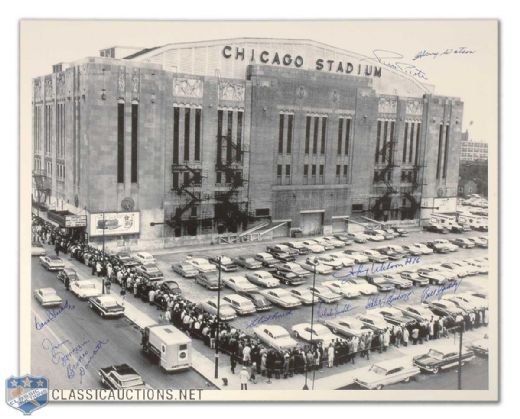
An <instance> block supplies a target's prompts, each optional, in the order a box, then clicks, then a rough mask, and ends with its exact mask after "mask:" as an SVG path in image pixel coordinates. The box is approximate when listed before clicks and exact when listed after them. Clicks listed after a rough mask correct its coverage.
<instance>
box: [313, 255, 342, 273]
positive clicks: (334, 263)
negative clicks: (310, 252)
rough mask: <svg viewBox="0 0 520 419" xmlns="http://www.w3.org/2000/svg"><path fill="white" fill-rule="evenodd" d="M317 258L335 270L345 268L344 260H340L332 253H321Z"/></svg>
mask: <svg viewBox="0 0 520 419" xmlns="http://www.w3.org/2000/svg"><path fill="white" fill-rule="evenodd" d="M316 260H317V261H318V262H319V263H321V264H323V265H326V266H330V267H331V268H332V269H334V270H338V269H341V268H343V261H340V260H338V259H337V258H335V257H334V256H332V255H319V256H317V257H316Z"/></svg>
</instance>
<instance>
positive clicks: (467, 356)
mask: <svg viewBox="0 0 520 419" xmlns="http://www.w3.org/2000/svg"><path fill="white" fill-rule="evenodd" d="M461 357H462V365H464V363H465V362H466V361H470V360H472V359H473V358H474V357H475V354H474V352H473V351H470V350H468V349H464V348H463V349H462V354H461ZM413 364H414V365H415V366H417V367H419V368H420V370H421V371H424V372H431V373H433V374H437V373H438V372H439V371H440V370H444V369H448V368H451V367H455V366H457V365H458V364H459V348H458V347H457V346H451V345H449V346H448V345H446V346H445V347H436V348H435V349H433V348H432V349H430V350H429V351H428V352H427V353H425V354H421V355H417V356H414V358H413Z"/></svg>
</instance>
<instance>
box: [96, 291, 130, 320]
mask: <svg viewBox="0 0 520 419" xmlns="http://www.w3.org/2000/svg"><path fill="white" fill-rule="evenodd" d="M88 306H89V307H90V308H91V309H92V310H94V311H95V312H96V313H98V314H99V315H100V316H101V317H121V316H123V315H124V314H125V308H124V307H123V306H122V305H120V304H118V302H117V300H116V299H115V298H114V297H113V296H112V295H110V294H103V295H98V296H97V297H90V298H89V299H88Z"/></svg>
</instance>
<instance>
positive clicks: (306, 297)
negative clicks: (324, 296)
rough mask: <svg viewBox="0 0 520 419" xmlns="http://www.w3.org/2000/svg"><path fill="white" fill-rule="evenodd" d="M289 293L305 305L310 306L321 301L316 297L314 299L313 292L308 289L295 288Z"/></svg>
mask: <svg viewBox="0 0 520 419" xmlns="http://www.w3.org/2000/svg"><path fill="white" fill-rule="evenodd" d="M289 293H290V294H291V295H292V296H293V297H295V298H297V299H298V300H300V302H301V303H302V304H304V305H310V304H313V302H314V303H316V302H317V301H319V300H318V299H317V298H316V297H313V295H312V292H310V291H309V290H308V289H307V288H295V289H292V290H290V292H289Z"/></svg>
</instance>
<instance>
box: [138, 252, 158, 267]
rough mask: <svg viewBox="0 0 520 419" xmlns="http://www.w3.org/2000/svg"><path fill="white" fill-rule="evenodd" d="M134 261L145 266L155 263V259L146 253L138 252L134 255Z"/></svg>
mask: <svg viewBox="0 0 520 419" xmlns="http://www.w3.org/2000/svg"><path fill="white" fill-rule="evenodd" d="M135 260H137V261H138V262H139V263H142V264H143V265H144V264H147V263H155V258H154V257H153V256H152V255H151V254H150V253H147V252H138V253H136V254H135Z"/></svg>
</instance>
